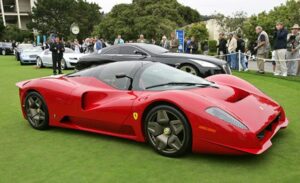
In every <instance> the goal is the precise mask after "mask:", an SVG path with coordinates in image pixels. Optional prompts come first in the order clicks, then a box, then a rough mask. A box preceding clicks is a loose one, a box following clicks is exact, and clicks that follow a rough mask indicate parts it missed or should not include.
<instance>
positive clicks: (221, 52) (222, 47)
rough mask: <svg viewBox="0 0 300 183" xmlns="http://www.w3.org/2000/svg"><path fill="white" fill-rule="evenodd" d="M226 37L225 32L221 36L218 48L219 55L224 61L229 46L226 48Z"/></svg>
mask: <svg viewBox="0 0 300 183" xmlns="http://www.w3.org/2000/svg"><path fill="white" fill-rule="evenodd" d="M224 36H225V35H224V33H223V32H222V33H220V34H219V44H218V46H217V47H218V55H220V58H221V59H222V60H225V55H226V53H227V46H226V45H227V41H226V39H225V37H224Z"/></svg>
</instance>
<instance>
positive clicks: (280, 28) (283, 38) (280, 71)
mask: <svg viewBox="0 0 300 183" xmlns="http://www.w3.org/2000/svg"><path fill="white" fill-rule="evenodd" d="M287 35H288V31H287V30H286V29H285V28H284V25H283V23H282V22H278V23H277V24H276V29H275V32H274V43H275V44H274V50H275V62H276V67H275V72H274V75H275V76H279V75H282V76H283V77H286V76H287V67H286V60H285V56H286V48H287Z"/></svg>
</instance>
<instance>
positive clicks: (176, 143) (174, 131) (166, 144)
mask: <svg viewBox="0 0 300 183" xmlns="http://www.w3.org/2000/svg"><path fill="white" fill-rule="evenodd" d="M143 124H144V134H145V136H146V139H147V141H148V142H149V143H150V145H151V146H152V147H153V149H154V150H155V151H156V152H158V153H159V154H161V155H164V156H168V157H178V156H181V155H184V154H185V153H187V151H189V150H190V148H191V143H192V131H191V127H190V124H189V123H188V121H187V119H186V117H185V116H184V115H183V113H182V112H181V111H180V110H178V109H176V108H175V107H172V106H169V105H158V106H156V107H154V108H152V109H151V110H150V111H149V112H148V113H147V115H146V117H145V121H144V123H143Z"/></svg>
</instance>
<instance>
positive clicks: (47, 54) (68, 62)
mask: <svg viewBox="0 0 300 183" xmlns="http://www.w3.org/2000/svg"><path fill="white" fill-rule="evenodd" d="M83 55H84V54H82V53H75V52H74V51H73V50H72V49H70V48H65V52H64V56H63V59H62V61H61V67H62V69H69V68H74V67H75V65H76V64H77V62H78V60H79V58H80V57H82V56H83ZM36 65H37V67H39V68H42V67H52V65H53V62H52V52H51V51H50V50H49V49H46V50H44V51H43V52H42V53H40V54H39V55H38V57H37V60H36Z"/></svg>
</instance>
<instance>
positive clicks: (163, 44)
mask: <svg viewBox="0 0 300 183" xmlns="http://www.w3.org/2000/svg"><path fill="white" fill-rule="evenodd" d="M160 46H161V47H163V48H165V49H167V50H168V49H170V42H169V40H168V39H167V36H165V35H164V36H163V37H162V39H161V41H160Z"/></svg>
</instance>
